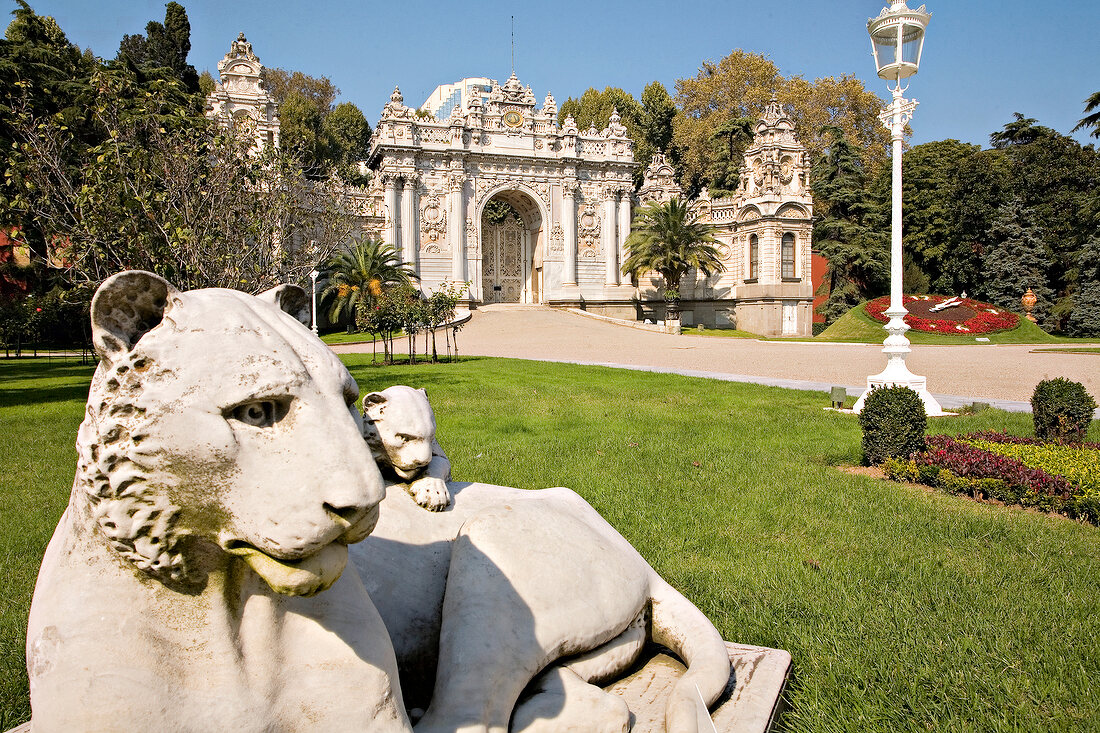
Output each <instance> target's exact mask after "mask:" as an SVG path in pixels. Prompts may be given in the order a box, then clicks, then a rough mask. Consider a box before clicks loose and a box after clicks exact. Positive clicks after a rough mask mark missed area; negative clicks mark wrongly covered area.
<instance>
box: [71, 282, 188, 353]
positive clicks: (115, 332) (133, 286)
mask: <svg viewBox="0 0 1100 733" xmlns="http://www.w3.org/2000/svg"><path fill="white" fill-rule="evenodd" d="M178 294H179V291H178V290H176V288H175V287H174V286H173V285H172V284H171V283H170V282H168V281H167V280H165V279H164V278H163V277H161V276H160V275H154V274H153V273H151V272H145V271H144V270H127V271H126V272H120V273H118V274H117V275H112V276H111V277H109V278H107V279H106V280H104V281H103V284H102V285H100V286H99V289H98V290H96V293H95V296H94V297H93V298H92V308H91V320H92V343H93V345H94V346H95V350H96V353H97V354H99V356H100V357H101V358H102V359H103V360H104V361H106V362H108V363H111V362H113V361H114V360H115V359H117V358H118V356H119V355H121V354H124V353H126V352H128V351H130V349H132V348H134V345H135V344H136V343H137V342H138V340H139V339H140V338H141V337H142V336H144V335H145V334H146V333H148V332H149V331H152V330H153V329H154V328H156V327H157V326H158V325H159V324H160V322H161V321H162V320H163V319H164V314H165V313H167V312H168V311H169V310H170V309H171V307H172V297H173V296H175V295H178Z"/></svg>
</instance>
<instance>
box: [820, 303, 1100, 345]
mask: <svg viewBox="0 0 1100 733" xmlns="http://www.w3.org/2000/svg"><path fill="white" fill-rule="evenodd" d="M882 326H883V324H881V323H879V322H878V321H876V320H875V319H873V318H871V317H870V316H868V315H867V313H866V312H864V310H863V306H862V305H857V306H856V307H855V308H852V310H850V311H848V312H847V313H845V314H844V315H843V316H841V317H840V318H838V319H836V321H834V322H833V323H832V325H830V326H829V327H828V328H827V329H825V330H824V331H822V332H821V333H820V334H819V335H818V336H817V337H815V338H814V339H813V340H814V341H846V342H856V343H871V344H873V343H881V342H882V340H883V339H884V338H886V331H885V330H883V328H882ZM905 336H906V338H908V339H909V341H910V342H912V343H914V344H922V345H937V344H938V345H941V346H942V345H961V344H984V343H990V344H1058V343H1079V342H1081V341H1085V342H1088V341H1095V339H1072V338H1066V337H1063V336H1051V335H1050V334H1049V333H1047V332H1046V331H1044V330H1043V329H1041V328H1039V327H1038V326H1036V325H1035V324H1034V323H1032V322H1031V321H1029V320H1027V319H1025V318H1021V319H1020V325H1019V326H1017V327H1016V328H1013V329H1010V330H1008V331H999V332H997V333H986V334H977V336H980V337H984V338H988V339H989V341H988V342H985V341H976V340H975V338H977V336H975V335H974V334H965V335H964V334H958V335H955V334H939V333H924V332H920V331H913V330H910V331H906V332H905Z"/></svg>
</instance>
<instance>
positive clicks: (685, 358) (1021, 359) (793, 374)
mask: <svg viewBox="0 0 1100 733" xmlns="http://www.w3.org/2000/svg"><path fill="white" fill-rule="evenodd" d="M458 342H459V347H460V349H461V352H462V353H463V354H469V355H479V356H503V357H513V358H517V359H535V360H540V361H561V362H572V363H581V364H603V365H608V366H621V367H628V368H636V369H645V370H650V371H662V372H675V373H680V374H689V375H693V376H707V377H714V378H719V379H732V380H734V381H748V382H755V383H760V384H774V385H777V386H784V387H792V388H796V389H798V388H801V389H828V388H829V386H831V385H837V386H844V387H848V388H849V390H850V393H852V394H858V393H859V392H861V391H862V390H863V389H864V388H865V387H866V384H867V375H869V374H876V373H878V372H880V371H882V369H883V368H884V367H885V366H886V357H885V355H884V354H882V346H881V345H879V344H837V343H806V342H797V341H790V342H784V341H756V340H754V339H736V338H721V337H714V336H693V335H690V334H687V333H685V335H683V336H670V335H666V334H661V333H654V332H650V331H643V330H638V329H634V328H627V327H624V326H619V325H615V324H611V323H605V322H601V321H597V320H593V319H591V318H586V317H584V316H580V315H576V314H573V313H567V312H562V311H557V310H552V309H550V308H545V307H539V306H486V307H483V308H480V309H478V310H476V311H474V313H473V317H472V318H471V320H470V322H469V323H467V324H466V326H465V327H464V328H463V329H462V330H461V331H460V332H459V334H458ZM399 343H400V342H399ZM398 348H401V347H400V346H398ZM1039 348H1042V347H1041V346H1039V347H1037V346H1027V345H1004V346H981V345H975V346H913V347H912V349H913V351H912V353H911V354H910V355H909V357H908V358H907V359H906V363H907V364H908V365H909V368H910V370H911V371H913V372H914V373H915V374H920V375H923V376H925V377H927V378H928V389H929V391H930V392H932V394H934V395H936V396H937V397H941V396H943V397H944V399H943V400H941V403H942V404H943V405H944V407H950V406H959V405H961V404H966V403H969V402H973V401H974V400H981V401H985V402H991V403H993V404H997V405H998V406H1001V407H1005V408H1007V409H1016V410H1020V409H1029V406H1028V405H1027V401H1028V400H1029V399H1030V398H1031V393H1032V390H1034V389H1035V385H1036V383H1037V382H1039V381H1040V380H1042V379H1049V378H1053V377H1066V378H1067V379H1072V380H1074V381H1077V382H1081V383H1083V384H1084V385H1085V387H1086V388H1087V389H1088V390H1089V392H1090V393H1091V394H1092V395H1094V396H1097V397H1100V356H1098V355H1092V354H1068V353H1058V352H1041V351H1037V350H1036V349H1039ZM333 349H334V350H336V351H338V352H356V351H367V352H369V351H370V349H371V347H370V345H369V344H367V345H365V346H364V345H350V344H349V345H343V346H334V347H333ZM998 403H1001V404H998Z"/></svg>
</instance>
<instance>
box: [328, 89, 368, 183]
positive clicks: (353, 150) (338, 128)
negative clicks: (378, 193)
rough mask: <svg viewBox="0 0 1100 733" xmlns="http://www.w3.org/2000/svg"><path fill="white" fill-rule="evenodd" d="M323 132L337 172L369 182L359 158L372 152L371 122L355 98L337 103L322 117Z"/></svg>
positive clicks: (329, 155)
mask: <svg viewBox="0 0 1100 733" xmlns="http://www.w3.org/2000/svg"><path fill="white" fill-rule="evenodd" d="M321 132H322V135H323V138H324V141H325V145H326V146H327V148H328V149H327V151H326V153H325V156H326V158H327V159H328V160H329V161H331V164H332V166H333V169H334V170H335V171H336V173H337V174H338V175H339V176H340V177H341V178H343V179H344V180H345V181H348V182H350V183H356V184H361V185H362V184H366V183H367V181H368V178H367V177H366V176H365V175H364V174H362V173H360V171H359V161H361V160H366V159H367V153H368V152H370V138H371V126H370V123H369V122H367V118H366V117H364V116H363V113H362V112H361V111H360V110H359V108H358V107H356V106H355V105H354V104H352V103H351V102H341V103H340V104H338V105H336V106H335V107H334V108H333V109H332V111H331V112H329V113H328V114H327V115H326V116H325V117H324V119H323V120H322V121H321Z"/></svg>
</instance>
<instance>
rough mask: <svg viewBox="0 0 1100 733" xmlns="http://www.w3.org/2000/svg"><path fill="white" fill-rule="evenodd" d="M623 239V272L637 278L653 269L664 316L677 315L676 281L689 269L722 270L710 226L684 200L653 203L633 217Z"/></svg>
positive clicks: (678, 288)
mask: <svg viewBox="0 0 1100 733" xmlns="http://www.w3.org/2000/svg"><path fill="white" fill-rule="evenodd" d="M630 229H631V231H630V236H629V237H628V238H627V240H626V249H627V252H628V253H629V254H628V256H627V258H626V260H625V261H624V262H623V274H626V275H630V276H631V277H633V278H638V277H641V276H642V275H644V274H645V273H647V272H650V271H656V272H657V274H659V275H660V276H661V277H662V278H663V279H664V281H665V302H666V303H667V305H668V311H667V316H666V317H667V318H668V319H669V320H679V318H680V280H681V279H682V278H683V277H684V275H685V274H687V271H688V270H689V269H691V268H693V267H694V268H695V269H696V270H698V271H699V272H701V273H703V275H705V276H707V277H709V276H710V275H713V274H714V273H718V272H722V271H723V270H724V269H725V267H724V266H723V265H722V259H721V256H720V255H719V254H718V250H717V249H715V248H714V246H713V245H714V244H717V243H718V240H717V239H715V238H714V234H713V231H714V229H713V227H711V226H710V225H709V224H706V223H704V222H701V221H699V220H698V217H697V216H696V214H695V212H694V211H692V210H691V207H690V206H688V204H687V202H686V201H683V200H681V199H680V198H679V197H673V198H671V199H669V200H668V201H667V202H665V203H659V202H656V201H655V202H653V203H651V204H649V205H648V206H646V207H645V208H643V209H642V210H641V211H640V212H638V215H637V216H635V217H634V223H633V225H632V226H631V228H630Z"/></svg>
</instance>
